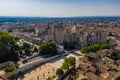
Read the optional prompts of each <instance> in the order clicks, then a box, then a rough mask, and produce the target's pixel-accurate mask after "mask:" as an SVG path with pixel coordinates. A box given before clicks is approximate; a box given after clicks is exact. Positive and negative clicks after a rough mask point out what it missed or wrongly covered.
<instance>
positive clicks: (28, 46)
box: [23, 42, 31, 49]
mask: <svg viewBox="0 0 120 80" xmlns="http://www.w3.org/2000/svg"><path fill="white" fill-rule="evenodd" d="M25 48H27V49H30V48H31V45H30V44H28V43H26V42H24V43H23V49H25Z"/></svg>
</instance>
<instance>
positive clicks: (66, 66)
mask: <svg viewBox="0 0 120 80" xmlns="http://www.w3.org/2000/svg"><path fill="white" fill-rule="evenodd" d="M75 61H76V59H75V57H72V56H70V57H69V58H66V59H65V61H64V62H63V65H62V69H64V70H68V69H69V68H70V67H72V66H74V65H75Z"/></svg>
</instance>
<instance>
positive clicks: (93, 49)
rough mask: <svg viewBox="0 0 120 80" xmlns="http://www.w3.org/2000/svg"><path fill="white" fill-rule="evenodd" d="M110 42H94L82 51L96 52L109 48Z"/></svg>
mask: <svg viewBox="0 0 120 80" xmlns="http://www.w3.org/2000/svg"><path fill="white" fill-rule="evenodd" d="M109 48H110V45H109V44H94V45H92V46H87V47H84V48H82V49H81V52H82V53H88V52H96V51H98V50H101V49H109Z"/></svg>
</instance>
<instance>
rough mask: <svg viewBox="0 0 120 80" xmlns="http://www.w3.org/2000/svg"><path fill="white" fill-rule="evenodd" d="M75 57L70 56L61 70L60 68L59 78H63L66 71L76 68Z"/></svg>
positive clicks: (57, 72) (58, 70) (58, 71)
mask: <svg viewBox="0 0 120 80" xmlns="http://www.w3.org/2000/svg"><path fill="white" fill-rule="evenodd" d="M75 61H76V59H75V57H72V56H70V57H69V58H66V59H65V60H64V62H63V64H62V66H61V68H58V69H57V71H56V74H57V75H58V76H61V75H62V74H63V73H64V71H68V70H69V69H70V68H71V67H73V66H75Z"/></svg>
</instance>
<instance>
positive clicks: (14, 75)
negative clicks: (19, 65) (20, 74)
mask: <svg viewBox="0 0 120 80" xmlns="http://www.w3.org/2000/svg"><path fill="white" fill-rule="evenodd" d="M10 78H12V79H13V80H17V73H16V72H12V73H11V74H10Z"/></svg>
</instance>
